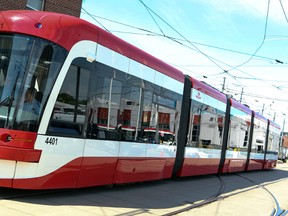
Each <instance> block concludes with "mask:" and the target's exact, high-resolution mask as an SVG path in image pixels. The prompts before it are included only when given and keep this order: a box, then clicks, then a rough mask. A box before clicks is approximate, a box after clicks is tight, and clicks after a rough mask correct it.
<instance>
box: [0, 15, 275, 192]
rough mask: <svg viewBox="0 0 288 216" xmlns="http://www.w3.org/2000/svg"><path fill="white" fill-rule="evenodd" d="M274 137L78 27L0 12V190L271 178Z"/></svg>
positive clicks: (151, 62) (95, 31)
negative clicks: (243, 175)
mask: <svg viewBox="0 0 288 216" xmlns="http://www.w3.org/2000/svg"><path fill="white" fill-rule="evenodd" d="M28 93H29V94H28ZM279 136H280V127H279V125H278V124H276V123H275V122H273V121H271V120H269V119H266V118H265V117H264V116H261V115H260V114H259V113H257V112H255V111H253V110H250V109H249V108H248V107H247V106H244V105H243V104H241V103H239V102H238V101H236V100H234V99H232V98H229V97H227V96H226V95H225V94H223V93H221V92H219V91H217V90H215V89H214V88H213V87H211V86H209V85H207V84H205V83H203V82H200V81H198V80H196V79H194V78H193V77H191V76H188V75H186V74H183V73H182V72H181V71H179V70H178V69H175V68H173V67H171V66H169V65H168V64H166V63H164V62H163V61H161V60H159V59H157V58H155V57H153V56H151V55H150V54H148V53H145V52H143V51H141V50H140V49H138V48H137V47H135V46H132V45H130V44H128V43H127V42H125V41H123V40H121V39H119V38H117V37H115V36H114V35H112V34H111V33H108V32H106V31H104V30H102V29H101V28H98V27H97V26H95V25H93V24H91V23H89V22H87V21H84V20H82V19H79V18H76V17H71V16H68V15H63V14H56V13H51V12H43V11H3V12H0V170H1V172H0V186H1V187H9V188H22V189H53V188H81V187H89V186H98V185H111V184H123V183H131V182H143V181H151V180H160V179H168V178H178V177H184V176H196V175H207V174H219V173H231V172H245V171H249V170H262V169H271V168H274V167H275V166H276V163H277V156H278V155H277V152H278V146H279Z"/></svg>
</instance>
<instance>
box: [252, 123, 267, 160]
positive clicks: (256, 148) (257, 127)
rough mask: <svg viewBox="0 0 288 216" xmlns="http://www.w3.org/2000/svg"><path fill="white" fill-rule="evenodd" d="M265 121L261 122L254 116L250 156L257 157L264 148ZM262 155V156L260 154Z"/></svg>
mask: <svg viewBox="0 0 288 216" xmlns="http://www.w3.org/2000/svg"><path fill="white" fill-rule="evenodd" d="M266 130H267V122H263V121H262V120H260V119H258V118H254V130H253V140H252V148H251V152H252V154H251V158H252V159H254V157H258V156H259V154H263V153H264V150H265V146H264V145H265V140H266ZM261 157H262V156H261Z"/></svg>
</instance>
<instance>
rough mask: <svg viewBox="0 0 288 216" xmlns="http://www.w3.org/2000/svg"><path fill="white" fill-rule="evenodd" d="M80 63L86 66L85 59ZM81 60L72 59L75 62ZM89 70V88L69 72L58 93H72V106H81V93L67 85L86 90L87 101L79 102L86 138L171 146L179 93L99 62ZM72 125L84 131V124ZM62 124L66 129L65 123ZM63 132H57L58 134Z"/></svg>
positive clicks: (176, 121) (174, 132)
mask: <svg viewBox="0 0 288 216" xmlns="http://www.w3.org/2000/svg"><path fill="white" fill-rule="evenodd" d="M81 61H82V62H83V64H84V63H85V60H84V59H83V60H81ZM81 61H80V60H75V62H81ZM79 64H80V63H79ZM81 64H82V63H81ZM81 64H80V65H81ZM76 68H79V67H78V66H76V67H75V69H73V66H71V70H74V71H76ZM90 68H91V71H92V72H91V73H88V74H89V75H88V74H87V75H88V77H87V78H85V80H86V82H87V83H89V85H87V83H86V85H84V82H83V84H81V79H83V78H81V77H82V73H81V74H78V75H77V73H74V74H75V75H74V77H72V75H71V72H70V73H68V74H70V75H69V76H70V78H68V77H66V78H65V81H64V83H63V86H62V88H61V92H70V95H71V92H73V91H74V94H73V96H72V95H71V96H72V98H71V103H70V105H71V106H76V104H79V103H80V100H79V99H77V97H79V96H80V95H81V94H82V93H81V92H79V93H77V91H75V87H73V88H74V90H73V89H70V87H69V86H72V85H73V83H75V81H73V80H80V81H78V83H79V84H80V85H79V84H77V85H79V87H78V91H80V90H81V88H82V87H80V86H83V88H84V87H85V88H87V89H88V88H89V90H85V93H84V94H83V95H86V94H88V96H87V98H85V96H84V98H83V99H82V100H81V102H83V105H85V106H84V107H85V110H87V111H86V114H85V115H87V117H86V118H87V120H86V122H88V126H87V136H86V137H87V138H93V139H107V140H114V139H116V140H119V139H120V140H126V141H137V142H143V143H165V144H171V143H172V142H174V140H175V134H176V132H177V128H178V126H176V124H178V122H179V120H178V118H179V115H176V113H179V110H180V107H181V105H180V104H181V95H180V94H177V93H175V92H173V91H171V90H168V89H164V88H163V87H160V86H156V85H155V84H153V83H150V82H148V81H145V80H142V79H140V78H138V77H135V76H133V75H129V76H127V74H125V73H124V72H122V71H119V70H115V69H114V68H112V67H110V66H108V65H104V64H101V63H98V62H94V63H93V65H92V67H91V65H90ZM78 70H79V69H78ZM82 70H84V69H81V68H80V71H82ZM67 76H68V75H67ZM89 76H90V77H89ZM88 80H89V81H88ZM76 83H77V81H76ZM77 85H76V86H77ZM74 86H75V85H74ZM64 89H65V90H64ZM82 91H84V90H82ZM61 92H60V94H59V96H60V95H61ZM86 92H87V93H86ZM59 96H58V99H57V100H58V102H59V99H60V97H59ZM66 115H68V113H66ZM55 120H56V119H55ZM58 120H60V119H58ZM73 122H75V123H76V124H78V125H79V124H80V125H79V126H80V128H85V125H81V124H82V122H79V121H78V122H77V121H73ZM62 123H63V122H62ZM63 125H64V127H66V126H65V124H62V126H63ZM62 126H61V127H62ZM67 127H68V126H67ZM52 129H53V127H52ZM54 129H55V128H54ZM54 129H53V130H54ZM58 129H59V128H58ZM56 130H57V129H56ZM65 130H66V129H65ZM65 130H64V129H59V131H60V133H63V132H64V131H65ZM81 134H82V133H81ZM81 134H79V135H81ZM100 134H101V135H100ZM119 134H121V135H119Z"/></svg>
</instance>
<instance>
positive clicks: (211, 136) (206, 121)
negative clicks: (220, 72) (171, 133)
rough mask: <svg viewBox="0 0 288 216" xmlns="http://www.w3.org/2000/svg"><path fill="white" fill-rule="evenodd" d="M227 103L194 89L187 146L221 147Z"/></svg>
mask: <svg viewBox="0 0 288 216" xmlns="http://www.w3.org/2000/svg"><path fill="white" fill-rule="evenodd" d="M225 109H226V104H225V103H223V102H221V101H218V100H216V99H214V98H212V97H210V96H209V95H206V94H204V93H201V92H199V91H197V90H196V89H193V90H192V100H191V111H190V112H191V114H190V122H189V130H188V137H187V146H190V147H196V148H205V149H221V145H222V137H223V131H224V121H225V119H224V118H225Z"/></svg>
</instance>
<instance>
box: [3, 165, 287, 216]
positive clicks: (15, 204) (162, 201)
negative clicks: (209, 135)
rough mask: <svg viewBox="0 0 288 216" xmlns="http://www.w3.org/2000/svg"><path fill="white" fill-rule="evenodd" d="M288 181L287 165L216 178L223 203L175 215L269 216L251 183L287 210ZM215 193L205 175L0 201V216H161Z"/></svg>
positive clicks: (270, 203) (269, 207)
mask: <svg viewBox="0 0 288 216" xmlns="http://www.w3.org/2000/svg"><path fill="white" fill-rule="evenodd" d="M287 177H288V165H286V164H279V165H278V167H277V169H275V170H269V171H255V172H249V173H237V174H231V175H222V176H221V177H220V178H221V180H222V182H223V183H224V186H225V189H224V191H223V192H222V193H221V196H222V197H224V198H223V199H219V200H217V201H215V202H212V203H210V204H208V205H205V206H201V207H198V208H196V209H191V210H189V211H185V212H182V213H179V214H178V215H212V216H214V215H217V216H218V215H225V216H226V215H241V216H242V215H245V216H246V215H253V216H255V215H261V216H262V215H264V216H265V215H267V216H268V215H271V213H272V211H273V209H274V208H275V203H274V200H273V198H272V196H271V195H270V194H269V192H267V191H266V190H265V189H263V188H262V187H256V186H255V183H257V184H262V185H263V184H264V185H265V188H267V189H268V190H269V191H270V192H271V193H273V195H274V196H275V197H276V198H277V200H278V201H279V204H280V207H281V208H282V209H288V196H287V192H288V179H287ZM248 179H249V180H248ZM250 180H251V181H250ZM253 182H254V183H253ZM220 188H221V181H219V179H218V178H217V176H214V175H210V176H203V177H189V178H183V179H177V180H162V181H155V182H147V183H138V184H130V185H120V186H116V187H113V188H107V187H94V188H86V189H79V190H68V191H66V190H65V191H57V193H51V194H43V195H37V196H28V197H22V198H15V199H13V200H9V199H1V200H0V213H1V215H5V216H10V215H11V216H14V215H19V216H20V215H21V216H28V215H29V216H31V215H35V216H36V215H37V216H42V215H47V216H48V215H49V216H51V215H52V216H54V215H55V216H56V215H69V216H71V215H75V216H76V215H77V216H79V215H83V216H90V215H91V216H92V215H93V216H95V215H99V216H110V215H111V216H112V215H113V216H122V215H123V216H124V215H125V216H126V215H130V216H132V215H137V216H138V215H143V216H144V215H147V216H149V215H165V214H172V213H173V212H177V211H178V210H181V209H184V208H189V207H191V205H193V204H195V203H201V202H202V201H203V200H206V199H207V198H210V197H213V196H214V195H215V194H217V193H218V192H219V189H220ZM9 193H13V190H12V192H11V190H10V189H9V190H7V189H3V190H1V189H0V197H5V196H8V197H9Z"/></svg>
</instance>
